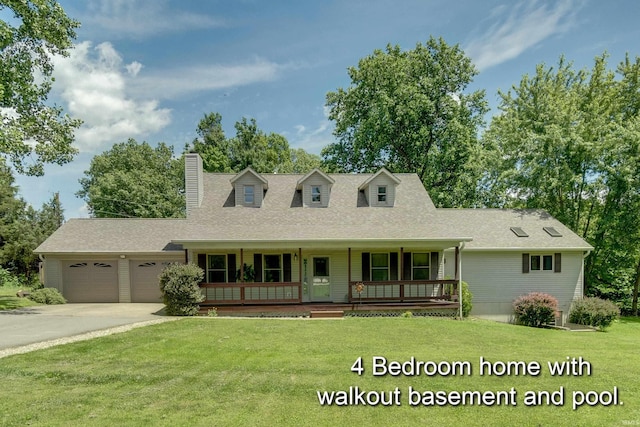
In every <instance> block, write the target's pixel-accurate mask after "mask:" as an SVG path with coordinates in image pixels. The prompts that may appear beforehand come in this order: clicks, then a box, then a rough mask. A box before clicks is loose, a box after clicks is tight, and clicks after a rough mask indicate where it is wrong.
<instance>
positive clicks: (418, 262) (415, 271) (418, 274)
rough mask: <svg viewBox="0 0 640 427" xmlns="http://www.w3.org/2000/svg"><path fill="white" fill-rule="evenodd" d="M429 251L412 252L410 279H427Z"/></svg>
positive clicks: (428, 277)
mask: <svg viewBox="0 0 640 427" xmlns="http://www.w3.org/2000/svg"><path fill="white" fill-rule="evenodd" d="M430 256H431V254H430V253H428V252H427V253H414V254H413V259H412V280H429V279H430V277H431V276H430V275H429V271H430V268H429V267H430V265H429V264H430V263H429V258H430Z"/></svg>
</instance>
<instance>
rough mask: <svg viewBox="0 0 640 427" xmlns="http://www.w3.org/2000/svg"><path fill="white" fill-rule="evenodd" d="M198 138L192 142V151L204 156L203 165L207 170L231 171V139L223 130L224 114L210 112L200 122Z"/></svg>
mask: <svg viewBox="0 0 640 427" xmlns="http://www.w3.org/2000/svg"><path fill="white" fill-rule="evenodd" d="M196 133H197V134H198V138H196V139H194V140H193V142H192V144H191V145H192V148H191V149H192V151H193V152H195V153H199V154H200V157H202V167H203V168H204V170H205V171H207V172H231V164H230V161H231V159H230V158H229V149H230V147H229V141H228V140H227V138H226V137H225V135H224V130H222V116H221V115H220V114H219V113H209V114H205V116H204V117H203V118H202V120H200V123H198V128H197V130H196Z"/></svg>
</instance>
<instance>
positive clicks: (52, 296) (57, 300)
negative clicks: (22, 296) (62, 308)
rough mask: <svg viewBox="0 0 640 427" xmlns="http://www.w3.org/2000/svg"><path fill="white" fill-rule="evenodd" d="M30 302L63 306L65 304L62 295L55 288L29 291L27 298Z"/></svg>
mask: <svg viewBox="0 0 640 427" xmlns="http://www.w3.org/2000/svg"><path fill="white" fill-rule="evenodd" d="M27 298H29V299H30V300H31V301H34V302H37V303H38V304H47V305H50V304H64V303H66V302H67V300H66V299H64V297H63V296H62V294H61V293H60V292H59V291H58V290H57V289H55V288H42V289H36V290H35V291H31V294H29V296H28V297H27Z"/></svg>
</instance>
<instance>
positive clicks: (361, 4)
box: [0, 0, 640, 219]
mask: <svg viewBox="0 0 640 427" xmlns="http://www.w3.org/2000/svg"><path fill="white" fill-rule="evenodd" d="M60 3H61V5H62V7H63V8H64V10H65V11H66V13H67V14H68V15H69V16H71V17H72V18H74V19H77V20H78V21H80V22H81V25H82V26H81V28H80V29H79V30H78V31H77V38H76V40H75V47H74V49H73V50H72V51H71V52H70V53H71V54H70V56H69V57H68V58H56V59H55V60H54V66H55V71H54V77H55V79H56V80H55V83H54V85H53V89H52V92H51V94H50V96H49V103H51V104H56V105H58V106H61V107H62V108H63V109H64V111H65V112H66V113H68V114H70V115H71V116H73V117H76V118H80V119H82V120H83V122H84V123H83V125H82V127H81V128H79V129H78V130H77V132H76V134H75V146H76V147H77V148H78V149H79V154H78V155H77V156H76V158H75V159H74V161H73V162H71V163H68V164H66V165H64V166H57V165H49V166H47V167H46V168H45V175H44V176H43V177H26V176H20V175H18V176H16V183H17V185H18V186H19V190H20V195H21V196H22V197H23V198H24V199H25V200H26V201H27V202H28V203H30V204H31V205H33V206H34V207H35V208H39V207H40V206H41V205H42V203H44V202H46V201H47V200H50V199H51V197H52V196H53V194H54V193H56V192H59V193H60V200H61V202H62V206H63V208H64V210H65V217H66V218H67V219H68V218H75V217H86V216H88V212H87V209H86V206H85V204H84V201H83V200H81V199H80V198H78V197H76V196H75V193H76V192H77V191H78V190H79V189H80V185H79V183H78V180H79V179H80V178H82V177H83V176H84V171H86V170H87V169H88V168H89V164H90V162H91V158H92V157H93V156H95V155H97V154H100V153H103V152H104V151H106V150H108V149H110V148H111V146H112V145H113V144H115V143H119V142H124V141H126V140H127V139H129V138H134V139H136V140H137V141H139V142H142V141H147V142H148V143H150V144H151V145H155V144H157V143H158V142H165V143H167V144H169V145H172V146H173V147H174V151H175V153H176V154H177V155H179V154H180V153H181V152H182V150H183V148H184V146H185V144H187V143H190V142H191V141H193V139H194V138H195V137H196V132H195V130H196V127H197V125H198V122H199V121H200V120H201V119H202V118H203V117H204V115H205V114H208V113H212V112H218V113H220V114H221V115H222V124H223V128H224V130H225V133H226V135H227V137H232V136H234V135H235V130H234V124H235V123H236V122H237V121H240V120H241V119H242V118H243V117H246V118H255V119H256V121H257V124H258V127H259V128H260V129H261V130H263V131H264V132H266V133H271V132H275V133H279V134H281V135H284V136H285V137H286V138H287V140H288V141H289V145H290V146H291V147H292V148H304V149H305V150H307V151H308V152H311V153H316V154H319V153H320V150H321V149H322V148H323V147H324V146H326V145H328V144H330V143H331V142H334V140H335V139H334V137H333V135H332V131H333V122H331V121H329V120H328V118H327V111H326V108H325V97H326V94H327V93H328V92H330V91H335V90H336V89H338V88H347V87H348V86H349V85H350V79H349V76H348V74H347V69H348V67H351V66H357V64H358V61H359V60H360V59H361V58H364V57H366V56H368V55H370V54H371V53H373V51H374V50H375V49H384V48H385V47H386V46H387V44H392V45H399V46H400V47H401V48H402V49H407V50H408V49H413V48H414V47H415V46H416V44H417V43H424V42H426V41H427V40H428V39H429V37H430V36H434V37H442V38H443V39H444V40H445V41H446V42H447V44H450V45H454V44H458V45H459V46H460V47H461V48H462V49H463V50H464V51H465V53H466V54H467V56H469V57H470V58H471V59H472V61H473V63H474V64H475V66H476V67H477V69H478V70H479V74H478V75H477V76H476V77H475V79H474V81H473V83H472V84H471V85H470V86H469V87H468V90H469V91H475V90H478V89H482V90H485V91H486V98H487V100H488V102H489V105H490V107H491V112H490V113H489V115H488V117H487V122H488V121H490V118H491V115H494V114H497V113H498V111H499V110H498V105H499V97H498V91H499V90H503V91H506V90H508V89H509V88H510V87H512V86H513V85H517V84H518V83H519V82H520V80H521V78H522V76H523V75H525V74H532V73H533V72H534V71H535V67H536V65H537V64H540V63H545V64H546V65H547V66H554V65H556V64H557V62H558V59H559V58H560V56H561V55H564V56H565V57H566V59H568V60H569V61H572V62H573V63H574V66H575V68H588V69H590V68H591V67H592V65H593V60H594V58H595V57H596V56H599V55H602V54H603V53H604V52H605V51H606V52H608V54H609V66H610V67H611V68H615V66H616V65H617V64H618V63H619V62H620V61H622V60H623V59H624V57H625V54H627V53H628V54H629V55H630V56H631V57H632V58H635V57H636V56H638V55H640V25H638V22H637V20H638V18H639V17H640V2H638V1H635V0H628V1H622V0H613V1H610V2H603V1H598V0H579V1H578V0H576V1H572V0H564V1H563V0H558V1H511V0H484V1H476V0H443V1H441V0H350V1H346V0H344V1H332V0H325V1H312V0H308V1H302V0H287V1H285V0H270V1H266V0H227V1H215V0H210V1H198V0H62V1H60ZM7 18H8V16H7V11H6V10H4V11H0V19H7Z"/></svg>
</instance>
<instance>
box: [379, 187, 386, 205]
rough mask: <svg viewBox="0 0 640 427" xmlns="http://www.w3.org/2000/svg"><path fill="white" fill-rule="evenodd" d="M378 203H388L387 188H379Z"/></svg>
mask: <svg viewBox="0 0 640 427" xmlns="http://www.w3.org/2000/svg"><path fill="white" fill-rule="evenodd" d="M378 203H387V186H386V185H379V186H378Z"/></svg>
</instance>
